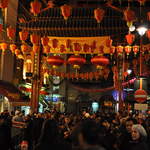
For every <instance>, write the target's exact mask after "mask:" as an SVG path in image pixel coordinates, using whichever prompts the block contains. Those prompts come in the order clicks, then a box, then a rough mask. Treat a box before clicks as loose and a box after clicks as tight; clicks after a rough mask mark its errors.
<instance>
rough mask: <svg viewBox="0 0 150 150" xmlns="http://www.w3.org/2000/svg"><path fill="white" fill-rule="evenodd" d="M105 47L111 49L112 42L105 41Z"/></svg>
mask: <svg viewBox="0 0 150 150" xmlns="http://www.w3.org/2000/svg"><path fill="white" fill-rule="evenodd" d="M106 46H107V47H111V46H112V40H111V39H107V40H106Z"/></svg>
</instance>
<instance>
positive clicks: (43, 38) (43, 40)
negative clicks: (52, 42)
mask: <svg viewBox="0 0 150 150" xmlns="http://www.w3.org/2000/svg"><path fill="white" fill-rule="evenodd" d="M48 42H49V38H48V37H42V38H41V43H42V45H43V46H47V45H48Z"/></svg>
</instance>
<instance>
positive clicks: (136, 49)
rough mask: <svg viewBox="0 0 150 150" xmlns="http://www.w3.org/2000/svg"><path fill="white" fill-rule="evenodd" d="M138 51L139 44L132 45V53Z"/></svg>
mask: <svg viewBox="0 0 150 150" xmlns="http://www.w3.org/2000/svg"><path fill="white" fill-rule="evenodd" d="M138 51H139V46H138V45H135V46H133V52H134V55H136V54H137V52H138Z"/></svg>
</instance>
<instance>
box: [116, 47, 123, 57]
mask: <svg viewBox="0 0 150 150" xmlns="http://www.w3.org/2000/svg"><path fill="white" fill-rule="evenodd" d="M117 53H118V55H122V53H123V46H121V45H119V46H117Z"/></svg>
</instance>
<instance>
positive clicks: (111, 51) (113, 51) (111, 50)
mask: <svg viewBox="0 0 150 150" xmlns="http://www.w3.org/2000/svg"><path fill="white" fill-rule="evenodd" d="M115 49H116V47H115V46H111V47H110V55H111V57H112V55H113V54H114V53H115Z"/></svg>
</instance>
